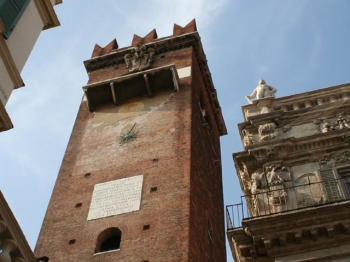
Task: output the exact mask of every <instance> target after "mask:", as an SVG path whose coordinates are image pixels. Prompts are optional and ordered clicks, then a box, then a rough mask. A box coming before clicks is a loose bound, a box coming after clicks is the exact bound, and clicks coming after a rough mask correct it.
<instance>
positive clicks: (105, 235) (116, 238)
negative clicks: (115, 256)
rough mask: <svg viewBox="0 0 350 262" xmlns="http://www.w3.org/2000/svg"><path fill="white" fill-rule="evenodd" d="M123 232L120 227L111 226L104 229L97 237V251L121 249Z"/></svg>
mask: <svg viewBox="0 0 350 262" xmlns="http://www.w3.org/2000/svg"><path fill="white" fill-rule="evenodd" d="M121 238H122V232H121V231H120V229H119V228H116V227H111V228H107V229H105V230H104V231H102V232H101V233H100V234H99V236H98V237H97V243H96V250H95V253H101V252H107V251H111V250H117V249H120V241H121Z"/></svg>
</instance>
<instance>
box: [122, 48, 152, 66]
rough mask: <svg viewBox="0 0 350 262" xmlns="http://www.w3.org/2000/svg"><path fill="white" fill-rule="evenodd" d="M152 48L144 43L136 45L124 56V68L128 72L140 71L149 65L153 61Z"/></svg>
mask: <svg viewBox="0 0 350 262" xmlns="http://www.w3.org/2000/svg"><path fill="white" fill-rule="evenodd" d="M153 55H154V49H153V48H148V49H147V48H146V46H144V45H142V46H141V45H137V46H136V47H134V48H133V49H132V50H131V53H130V54H126V55H125V56H124V60H125V63H126V68H128V69H129V72H135V71H141V70H144V69H147V68H149V67H150V66H151V63H152V62H153Z"/></svg>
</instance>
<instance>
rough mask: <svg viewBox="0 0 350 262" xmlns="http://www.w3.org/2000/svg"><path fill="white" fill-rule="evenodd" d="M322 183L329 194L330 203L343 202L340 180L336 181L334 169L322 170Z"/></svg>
mask: <svg viewBox="0 0 350 262" xmlns="http://www.w3.org/2000/svg"><path fill="white" fill-rule="evenodd" d="M320 174H321V177H322V181H323V184H324V187H325V190H326V193H327V197H328V202H334V201H337V200H341V199H342V197H341V192H340V188H339V185H338V180H335V179H336V178H335V175H334V173H333V170H332V169H322V170H320Z"/></svg>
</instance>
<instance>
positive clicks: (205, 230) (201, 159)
mask: <svg viewBox="0 0 350 262" xmlns="http://www.w3.org/2000/svg"><path fill="white" fill-rule="evenodd" d="M192 81H193V82H192V92H193V93H192V94H193V95H192V130H191V134H192V135H191V144H192V146H191V202H190V205H191V211H190V216H191V219H190V252H191V255H190V256H191V259H192V261H215V262H220V261H226V251H225V235H224V232H225V228H224V213H223V191H222V175H221V164H220V159H221V156H220V140H219V131H218V129H217V127H216V125H215V122H214V115H213V112H212V111H211V109H210V106H209V101H208V99H207V96H206V95H205V92H206V91H205V88H204V83H203V79H202V75H201V72H200V70H199V67H198V65H197V60H196V59H195V58H194V59H193V64H192ZM199 103H201V107H202V109H205V112H206V114H207V117H206V119H203V116H202V112H201V109H200V106H199ZM206 121H208V122H209V126H210V130H208V129H207V128H206V125H205V123H206Z"/></svg>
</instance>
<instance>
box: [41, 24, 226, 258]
mask: <svg viewBox="0 0 350 262" xmlns="http://www.w3.org/2000/svg"><path fill="white" fill-rule="evenodd" d="M84 64H85V67H86V70H87V72H88V75H89V81H88V84H87V85H86V86H83V90H84V98H83V100H82V102H81V106H80V109H79V112H78V116H77V119H76V122H75V125H74V128H73V131H72V135H71V138H70V141H69V144H68V147H67V150H66V153H65V156H64V159H63V162H62V166H61V169H60V171H59V174H58V177H57V181H56V184H55V187H54V190H53V193H52V197H51V200H50V203H49V206H48V209H47V213H46V216H45V219H44V222H43V225H42V229H41V232H40V235H39V239H38V242H37V245H36V248H35V253H36V255H37V256H43V255H46V256H48V257H49V258H50V261H71V262H77V261H100V262H102V261H139V262H141V261H143V262H146V261H193V262H196V261H217V262H220V261H222V262H223V261H226V253H225V234H224V232H225V229H224V210H223V192H222V177H221V176H222V175H221V164H220V159H221V156H220V142H219V137H220V136H221V135H225V134H226V127H225V123H224V120H223V117H222V114H221V109H220V105H219V102H218V100H217V96H216V90H215V88H214V86H213V83H212V79H211V75H210V71H209V68H208V65H207V60H206V57H205V54H204V51H203V48H202V44H201V41H200V37H199V35H198V33H197V32H196V24H195V21H194V20H193V21H192V22H190V23H189V24H188V25H187V26H186V27H184V28H183V27H181V26H178V25H176V24H175V25H174V32H173V35H172V36H169V37H165V38H160V39H158V37H157V33H156V31H155V30H153V31H151V32H150V33H149V34H148V35H146V36H145V37H143V38H142V37H139V36H137V35H134V38H133V40H132V45H131V46H130V47H125V48H118V44H117V42H116V40H113V41H112V42H111V43H110V44H108V45H107V46H106V47H104V48H101V47H100V46H98V45H96V46H95V49H94V51H93V54H92V58H91V59H89V60H87V61H85V62H84Z"/></svg>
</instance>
